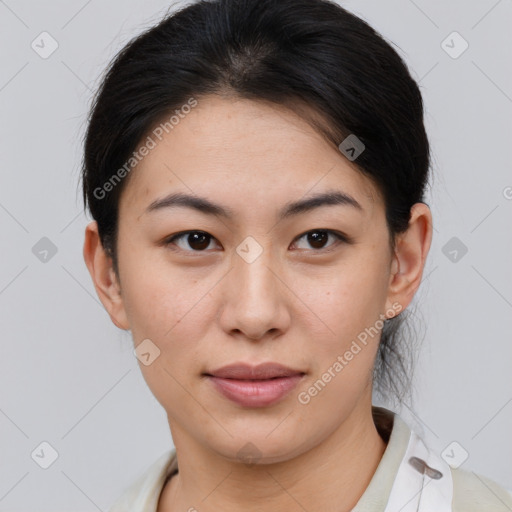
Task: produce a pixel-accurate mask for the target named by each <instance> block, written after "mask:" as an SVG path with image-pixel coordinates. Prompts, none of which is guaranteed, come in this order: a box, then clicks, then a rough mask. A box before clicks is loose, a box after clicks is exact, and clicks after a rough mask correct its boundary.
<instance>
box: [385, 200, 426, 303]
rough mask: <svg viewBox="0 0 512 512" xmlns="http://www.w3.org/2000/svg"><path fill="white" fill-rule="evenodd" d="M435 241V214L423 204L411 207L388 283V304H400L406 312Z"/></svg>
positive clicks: (399, 237) (399, 239) (398, 240)
mask: <svg viewBox="0 0 512 512" xmlns="http://www.w3.org/2000/svg"><path fill="white" fill-rule="evenodd" d="M431 241H432V215H431V213H430V209H429V207H428V206H427V205H426V204H424V203H416V204H415V205H413V207H412V208H411V218H410V220H409V227H408V229H407V231H406V232H404V233H402V234H400V235H399V236H398V238H397V243H396V247H395V252H394V255H393V261H392V264H391V275H390V282H389V294H388V301H389V303H393V302H399V303H400V304H401V305H402V308H403V309H405V308H406V307H407V306H408V305H409V304H410V302H411V301H412V299H413V297H414V295H415V293H416V291H417V290H418V288H419V285H420V284H421V278H422V275H423V268H424V265H425V261H426V258H427V255H428V251H429V250H430V244H431Z"/></svg>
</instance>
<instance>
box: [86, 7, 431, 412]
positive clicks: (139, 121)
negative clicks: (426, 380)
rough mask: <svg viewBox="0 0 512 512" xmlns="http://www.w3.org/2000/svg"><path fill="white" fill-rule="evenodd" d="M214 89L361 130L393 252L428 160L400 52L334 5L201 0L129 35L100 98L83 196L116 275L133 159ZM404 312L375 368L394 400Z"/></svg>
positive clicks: (363, 157)
mask: <svg viewBox="0 0 512 512" xmlns="http://www.w3.org/2000/svg"><path fill="white" fill-rule="evenodd" d="M213 94H216V95H221V96H226V97H228V96H233V97H238V98H244V99H251V100H257V101H266V102H270V103H273V104H278V105H282V106H285V107H289V108H292V109H293V110H294V111H295V112H298V113H299V114H300V115H301V116H303V117H304V119H306V120H307V121H308V122H309V123H310V124H311V126H313V127H314V128H315V129H316V130H318V131H319V132H320V133H322V135H323V136H324V137H325V139H326V140H327V141H329V142H330V143H332V144H334V145H335V146H336V148H338V147H339V145H340V143H341V142H342V141H343V140H344V139H345V138H346V137H347V136H349V135H351V134H355V135H356V136H357V138H358V139H359V140H360V141H361V142H362V143H363V144H364V145H365V149H364V151H363V152H362V153H361V154H360V155H359V156H358V157H357V161H355V163H356V165H357V166H358V168H359V170H360V171H361V172H362V173H364V174H365V175H366V176H367V177H368V178H370V179H371V180H372V181H373V182H374V183H375V184H376V185H377V186H378V189H379V190H380V191H381V193H382V195H383V198H384V201H385V205H386V220H387V224H388V228H389V234H390V237H389V241H390V247H391V248H392V249H393V248H394V244H395V235H396V234H398V233H402V232H404V231H405V230H406V229H407V227H408V223H409V220H410V210H411V207H412V205H413V204H414V203H417V202H424V201H423V199H424V191H425V187H426V184H427V179H428V171H429V167H430V148H429V142H428V139H427V135H426V132H425V128H424V124H423V102H422V97H421V93H420V90H419V87H418V85H417V84H416V82H415V81H414V79H413V78H412V77H411V75H410V74H409V71H408V69H407V66H406V64H405V63H404V62H403V60H402V59H401V58H400V56H399V55H398V53H397V52H396V51H395V50H394V49H393V48H392V47H391V45H390V44H389V43H387V42H386V41H385V40H384V39H383V37H382V36H381V35H380V34H379V33H378V32H376V31H375V30H374V29H373V28H372V27H370V26H369V25H368V24H367V23H366V22H365V21H363V20H362V19H360V18H359V17H357V16H355V15H353V14H351V13H350V12H348V11H346V10H345V9H343V8H342V7H341V6H339V5H338V4H336V3H335V2H333V1H330V0H211V1H207V0H200V1H197V2H195V3H193V4H191V5H188V6H186V7H184V8H181V9H180V10H178V11H176V12H174V13H170V14H167V15H166V16H165V17H164V18H163V19H162V20H161V21H160V22H159V23H158V24H157V25H156V26H153V27H151V28H149V29H148V30H146V31H145V32H143V33H142V34H141V35H139V36H138V37H136V38H134V39H133V40H132V41H130V43H129V44H128V45H127V46H125V47H124V48H123V49H122V50H121V51H120V52H119V54H118V55H117V56H116V57H115V58H114V60H113V61H112V62H111V64H110V65H109V67H108V69H107V70H106V74H105V76H104V77H103V79H102V83H101V85H100V87H99V89H98V92H97V94H96V96H95V98H94V100H93V105H92V108H91V113H90V116H89V119H88V127H87V132H86V135H85V145H84V146H85V147H84V159H83V167H82V181H83V199H84V206H87V205H88V207H89V211H90V212H91V215H92V217H93V218H94V219H95V220H96V221H97V223H98V229H99V234H100V239H101V242H102V245H103V247H104V249H105V251H106V252H107V254H108V255H109V256H110V257H111V258H112V262H113V267H114V270H115V272H116V274H117V275H118V266H117V255H116V234H117V226H118V205H119V198H120V194H121V192H122V190H123V189H124V187H125V186H126V182H127V180H128V179H129V177H130V173H129V172H128V171H129V170H127V168H126V162H127V161H129V160H130V158H131V157H132V156H133V154H134V151H135V150H136V149H137V148H138V147H139V145H140V144H141V143H142V141H143V140H144V139H145V138H146V137H147V135H148V133H150V132H151V130H152V129H153V128H154V127H155V126H157V125H158V123H161V122H162V121H163V120H164V119H168V118H169V116H170V115H172V113H173V112H174V111H176V110H177V109H180V107H182V106H183V105H187V104H190V99H191V98H195V101H197V100H198V99H200V98H201V97H204V96H206V95H213ZM123 166H124V169H125V172H121V173H119V172H118V174H117V178H116V179H117V181H118V182H119V184H117V182H115V183H114V182H113V181H112V178H114V177H116V175H115V173H116V171H118V170H120V169H122V168H123ZM121 176H122V177H123V178H124V177H125V176H127V177H126V178H124V179H122V180H121ZM109 180H110V181H109ZM107 183H110V185H111V186H109V187H106V186H105V184H107ZM99 190H100V191H101V193H98V191H99ZM107 190H108V194H106V193H105V192H106V191H107ZM403 314H404V312H402V313H401V314H399V315H397V316H395V317H394V318H392V319H390V320H387V321H386V322H385V324H384V327H383V332H382V336H381V342H380V347H379V351H378V356H377V360H376V363H375V367H374V372H375V373H374V381H378V384H379V387H378V388H377V390H378V391H380V392H381V393H382V394H383V396H384V397H386V398H388V399H392V400H393V399H394V398H398V400H399V402H400V401H402V399H403V397H404V396H405V395H408V394H409V391H410V386H409V383H410V379H411V375H410V374H409V375H408V367H409V366H410V367H411V368H412V365H411V364H410V362H409V358H408V357H406V356H405V354H404V350H408V349H410V348H411V342H412V341H413V340H412V339H407V340H406V343H405V346H403V347H402V346H401V344H400V345H399V343H398V335H399V334H400V332H401V329H400V327H401V324H402V323H403V322H402V321H403V320H404V318H403Z"/></svg>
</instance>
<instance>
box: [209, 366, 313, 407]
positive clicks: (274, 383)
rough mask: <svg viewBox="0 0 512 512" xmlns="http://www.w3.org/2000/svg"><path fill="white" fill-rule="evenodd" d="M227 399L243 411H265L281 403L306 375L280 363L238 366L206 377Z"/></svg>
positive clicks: (222, 369) (226, 368)
mask: <svg viewBox="0 0 512 512" xmlns="http://www.w3.org/2000/svg"><path fill="white" fill-rule="evenodd" d="M204 375H205V376H206V377H207V378H208V380H209V381H210V382H211V383H212V384H213V386H214V387H215V389H216V390H217V391H219V392H220V393H221V394H222V395H223V396H224V397H226V398H228V399H229V400H231V401H233V402H235V403H236V404H238V405H241V406H242V407H266V406H269V405H273V404H275V403H277V402H279V401H281V400H282V399H283V398H284V397H285V396H286V395H287V394H288V393H289V392H290V391H291V390H292V389H293V388H295V387H296V386H297V384H298V383H299V382H300V381H301V380H302V378H303V377H304V375H305V372H303V371H301V370H295V369H293V368H289V367H287V366H283V365H281V364H279V363H263V364H259V365H256V366H254V365H250V364H247V363H235V364H231V365H227V366H223V367H222V368H219V369H217V370H213V371H211V372H208V373H205V374H204Z"/></svg>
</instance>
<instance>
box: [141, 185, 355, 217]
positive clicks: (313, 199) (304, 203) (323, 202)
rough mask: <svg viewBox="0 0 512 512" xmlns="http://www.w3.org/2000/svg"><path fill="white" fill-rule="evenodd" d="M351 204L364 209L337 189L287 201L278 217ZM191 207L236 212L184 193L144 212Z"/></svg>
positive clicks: (219, 212)
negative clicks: (324, 207)
mask: <svg viewBox="0 0 512 512" xmlns="http://www.w3.org/2000/svg"><path fill="white" fill-rule="evenodd" d="M341 205H342V206H350V207H353V208H355V209H357V210H359V211H360V212H363V211H364V209H363V207H362V206H361V204H360V203H359V202H357V201H356V199H354V198H353V197H352V196H351V195H349V194H347V193H345V192H341V191H337V190H330V191H327V192H323V193H320V194H316V195H314V196H310V197H307V198H306V199H300V200H299V201H295V202H291V203H287V204H286V205H285V206H284V207H283V208H282V209H281V210H280V211H279V213H278V219H280V220H282V219H285V218H288V217H292V216H295V215H300V214H302V213H306V212H309V211H311V210H314V209H316V208H320V207H322V206H341ZM180 207H181V208H191V209H193V210H196V211H198V212H201V213H203V214H205V215H213V216H215V217H224V218H226V219H232V218H233V217H234V216H235V212H234V211H233V210H232V209H231V208H227V207H225V206H222V205H220V204H216V203H213V202H211V201H210V200H209V199H206V198H204V197H199V196H193V195H188V194H184V193H179V192H178V193H174V194H170V195H168V196H166V197H163V198H161V199H156V200H155V201H153V202H152V203H151V204H150V205H149V206H148V207H147V208H146V210H145V212H144V213H150V212H154V211H158V210H162V209H166V208H180Z"/></svg>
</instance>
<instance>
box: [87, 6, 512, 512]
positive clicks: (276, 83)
mask: <svg viewBox="0 0 512 512" xmlns="http://www.w3.org/2000/svg"><path fill="white" fill-rule="evenodd" d="M429 166H430V152H429V143H428V139H427V136H426V133H425V128H424V125H423V103H422V98H421V94H420V91H419V89H418V86H417V84H416V83H415V82H414V80H413V79H412V78H411V76H410V74H409V72H408V70H407V67H406V65H405V64H404V62H403V61H402V60H401V58H400V57H399V56H398V54H397V53H396V52H395V51H394V50H393V49H392V47H391V46H390V45H389V44H388V43H387V42H385V41H384V40H383V38H382V37H381V36H380V35H379V34H377V33H376V32H375V31H374V30H373V29H372V28H371V27H370V26H368V25H367V24H366V23H365V22H364V21H362V20H361V19H359V18H357V17H356V16H354V15H352V14H350V13H349V12H347V11H345V10H344V9H342V8H341V7H340V6H338V5H337V4H336V3H333V2H329V1H327V0H236V1H235V0H214V1H200V2H197V3H194V4H192V5H190V6H188V7H186V8H183V9H182V10H181V11H179V12H176V13H174V14H172V15H170V16H168V17H166V18H165V19H164V20H162V21H161V22H160V23H159V24H158V25H157V26H155V27H152V28H150V29H149V30H147V31H146V32H145V33H144V34H142V35H140V36H139V37H138V38H136V39H135V40H134V41H132V42H130V43H129V44H128V45H127V46H126V47H125V48H124V49H123V50H122V51H121V52H120V54H119V55H118V56H117V57H116V59H115V61H114V62H113V64H112V65H111V66H110V68H109V70H108V73H107V74H106V76H105V78H104V80H103V83H102V85H101V87H100V90H99V92H98V95H97V97H96V99H95V102H94V105H93V109H92V112H91V117H90V120H89V125H88V130H87V135H86V141H85V157H84V167H83V186H84V200H85V202H86V204H87V205H88V206H89V209H90V212H91V214H92V216H93V218H94V221H93V222H91V223H90V224H89V225H88V226H87V228H86V233H85V244H84V258H85V261H86V264H87V266H88V269H89V271H90V273H91V276H92V279H93V281H94V285H95V288H96V290H97V293H98V295H99V297H100V299H101V300H102V303H103V304H104V306H105V308H106V310H107V311H108V313H109V315H110V317H111V319H112V321H113V322H114V324H115V325H116V326H118V327H119V328H121V329H126V330H130V331H131V333H132V336H133V339H134V344H135V354H136V356H137V358H138V359H139V364H140V368H141V371H142V372H143V375H144V378H145V380H146V382H147V384H148V386H149V387H150V389H151V391H152V392H153V393H154V395H155V397H156V398H157V399H158V401H159V402H160V403H161V404H162V406H163V407H164V409H165V411H166V413H167V417H168V422H169V427H170V430H171V434H172V438H173V441H174V444H175V447H176V448H175V450H174V449H173V450H169V451H168V452H166V453H164V454H163V455H162V456H161V458H160V459H158V460H157V461H155V463H154V464H153V465H152V466H151V467H150V468H148V469H147V471H145V472H144V474H142V475H141V478H140V479H139V480H138V481H137V482H134V483H133V485H132V486H131V487H130V489H127V491H126V493H125V494H124V496H122V497H121V498H120V499H119V501H118V502H117V503H116V504H115V505H114V506H113V508H112V509H111V510H112V511H121V510H122V511H142V510H144V511H151V512H153V511H156V512H175V511H178V510H183V511H185V510H189V511H194V510H200V511H210V510H211V511H218V510H223V511H229V510H261V509H262V508H264V509H265V510H266V511H282V510H286V511H292V510H307V511H313V510H332V511H338V512H341V511H349V510H354V511H358V512H360V511H386V512H391V511H393V512H396V511H398V510H400V511H403V512H408V511H424V512H426V511H429V512H432V511H434V510H435V511H436V512H443V511H451V510H453V511H455V512H462V511H464V512H467V511H473V510H474V511H477V510H478V511H482V510H496V511H498V510H506V507H508V508H510V509H512V498H511V496H510V494H509V493H508V491H506V490H505V489H503V488H500V487H499V486H498V485H497V484H495V483H494V482H492V481H490V480H488V479H484V478H483V477H480V476H477V475H475V474H474V473H471V472H466V471H463V470H461V469H453V468H452V467H450V466H449V465H448V463H447V462H446V461H445V459H444V458H443V457H441V456H440V455H438V454H436V453H435V452H433V451H432V450H429V449H428V448H427V447H426V446H425V444H424V442H423V441H422V440H421V439H420V438H419V437H418V436H417V435H416V434H415V433H414V432H411V430H410V429H409V427H408V426H407V424H406V423H405V422H404V421H403V420H402V419H401V418H400V417H399V416H398V415H396V414H394V413H393V412H392V411H390V410H388V409H384V408H382V407H376V406H374V405H373V401H372V396H373V389H374V387H375V388H377V389H378V390H379V391H380V392H381V393H382V394H383V395H384V396H386V397H387V398H392V396H393V393H394V394H395V395H396V397H397V398H398V399H400V398H401V397H402V396H403V395H404V393H406V391H407V390H408V389H409V374H408V373H407V366H408V364H407V358H406V357H405V356H404V351H405V350H406V346H401V345H400V346H399V345H397V343H396V340H397V333H398V327H399V325H400V321H401V320H402V317H403V312H404V310H405V309H406V308H407V307H408V306H409V305H410V303H411V301H412V299H413V297H414V295H415V293H416V291H417V290H418V287H419V285H420V282H421V278H422V273H423V268H424V264H425V260H426V257H427V254H428V251H429V248H430V244H431V239H432V216H431V213H430V209H429V207H428V206H427V204H425V202H424V200H423V199H424V192H425V187H426V184H427V181H428V171H429ZM408 343H409V341H408ZM482 482H484V485H482ZM504 507H505V508H504Z"/></svg>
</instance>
